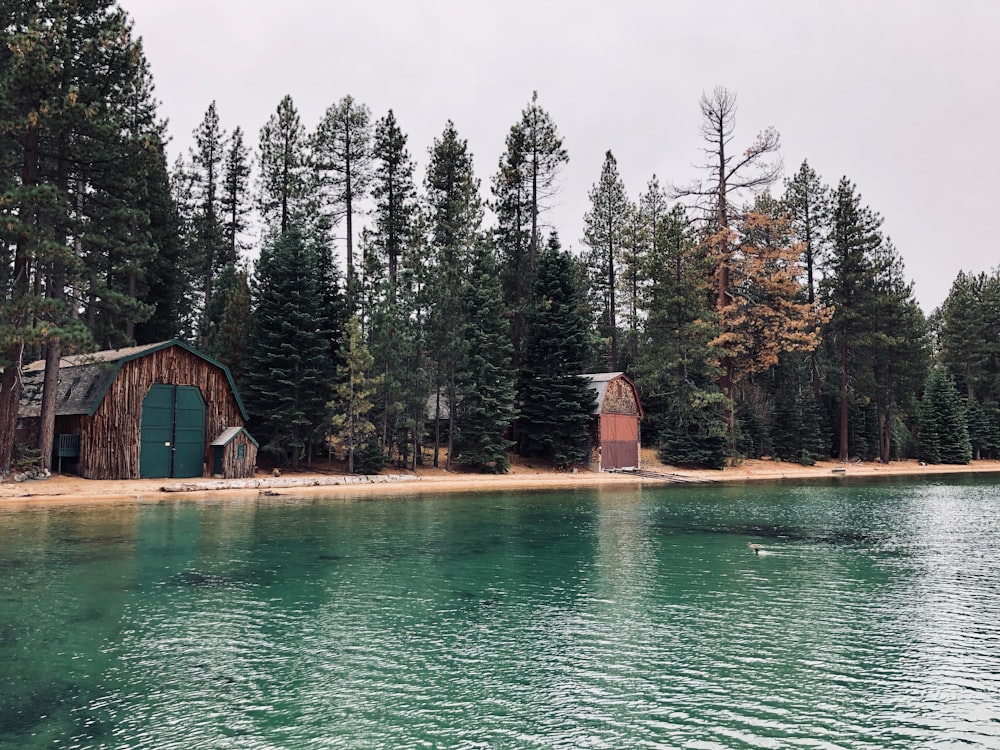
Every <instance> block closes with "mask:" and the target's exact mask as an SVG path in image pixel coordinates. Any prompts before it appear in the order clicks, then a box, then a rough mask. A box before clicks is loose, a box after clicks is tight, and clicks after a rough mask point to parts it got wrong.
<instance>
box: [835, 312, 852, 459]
mask: <svg viewBox="0 0 1000 750" xmlns="http://www.w3.org/2000/svg"><path fill="white" fill-rule="evenodd" d="M841 336H843V340H842V341H841V344H840V451H839V454H838V457H839V458H840V460H841V461H847V459H848V450H849V447H848V443H847V435H848V432H847V416H848V409H847V384H848V366H847V362H848V356H849V354H850V352H849V351H848V349H847V336H846V333H845V332H841Z"/></svg>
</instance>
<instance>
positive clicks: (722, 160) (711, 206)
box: [672, 86, 781, 436]
mask: <svg viewBox="0 0 1000 750" xmlns="http://www.w3.org/2000/svg"><path fill="white" fill-rule="evenodd" d="M699 108H700V110H701V116H702V124H701V135H702V139H703V140H704V142H705V145H704V147H703V151H704V153H705V156H706V162H705V163H704V165H703V169H704V171H705V172H706V173H707V178H706V179H704V180H700V181H698V182H696V183H694V184H692V185H689V186H686V187H674V189H673V191H672V192H673V195H674V197H678V198H689V199H694V200H695V201H696V204H697V205H698V206H699V207H700V208H701V209H702V211H703V213H704V216H703V221H704V234H703V240H702V242H703V245H704V251H705V252H706V253H709V254H711V256H712V258H713V259H714V261H715V284H716V309H717V310H719V311H720V313H721V311H722V309H723V308H724V307H726V306H727V305H729V304H730V295H731V294H732V289H731V287H732V282H731V281H730V269H731V265H732V262H733V253H734V251H735V248H734V244H733V241H732V240H733V234H732V231H731V230H732V227H731V223H732V220H733V219H734V218H735V217H736V216H738V215H739V213H740V206H739V205H738V204H737V203H736V201H738V200H740V199H741V198H742V197H743V196H745V195H747V194H751V195H753V194H756V193H758V192H760V191H761V190H764V189H766V188H768V187H770V186H771V185H772V184H774V182H775V181H776V180H777V179H778V176H779V175H780V173H781V160H780V158H778V156H777V153H778V147H779V141H780V139H779V136H778V132H777V131H776V130H774V129H773V128H767V129H765V130H763V131H762V132H760V133H759V134H758V135H757V137H756V139H755V140H754V141H753V143H751V144H750V146H749V147H748V148H746V149H745V150H743V151H738V150H736V149H734V148H732V141H733V133H734V132H735V129H736V94H735V93H734V92H731V91H729V90H728V89H726V88H724V87H722V86H717V87H716V88H715V90H714V91H713V92H712V96H711V97H709V96H708V95H706V94H702V96H701V99H700V101H699ZM733 367H734V363H733V362H732V361H731V360H729V359H725V358H724V359H723V361H722V375H721V377H720V379H719V387H720V390H721V391H722V392H723V393H725V394H726V396H727V397H728V398H729V399H730V401H732V398H733V385H734V383H735V378H734V371H733ZM729 422H730V424H729V432H730V435H731V436H732V435H734V434H735V423H734V422H733V419H732V412H731V411H730V415H729Z"/></svg>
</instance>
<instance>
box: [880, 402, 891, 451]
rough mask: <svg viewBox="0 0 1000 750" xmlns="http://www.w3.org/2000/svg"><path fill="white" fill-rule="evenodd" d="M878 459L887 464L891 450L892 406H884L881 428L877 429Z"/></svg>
mask: <svg viewBox="0 0 1000 750" xmlns="http://www.w3.org/2000/svg"><path fill="white" fill-rule="evenodd" d="M878 449H879V460H880V461H881V462H882V463H884V464H887V463H889V457H890V455H889V454H890V453H891V451H892V407H891V406H886V408H885V416H884V418H883V420H882V425H881V429H880V430H879V446H878Z"/></svg>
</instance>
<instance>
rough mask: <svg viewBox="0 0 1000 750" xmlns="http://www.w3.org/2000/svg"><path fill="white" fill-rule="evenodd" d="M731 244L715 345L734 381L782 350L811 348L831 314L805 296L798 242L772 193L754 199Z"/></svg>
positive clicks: (765, 364)
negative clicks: (728, 284) (728, 281)
mask: <svg viewBox="0 0 1000 750" xmlns="http://www.w3.org/2000/svg"><path fill="white" fill-rule="evenodd" d="M733 246H734V248H735V249H736V252H734V253H733V256H732V258H731V259H730V262H729V271H730V280H731V285H730V291H729V294H728V295H727V302H726V304H725V305H723V306H721V307H720V308H719V323H720V328H721V332H720V334H719V336H718V337H717V338H716V339H715V342H714V346H715V347H717V348H718V349H719V350H720V352H721V357H722V361H723V362H727V363H729V370H730V373H731V378H732V380H733V382H734V383H735V382H739V381H740V380H741V379H742V378H743V377H744V376H745V375H747V374H749V373H753V372H762V371H764V370H766V369H768V368H769V367H772V366H773V365H775V364H777V362H778V358H779V356H780V354H781V353H783V352H793V351H812V350H814V349H815V348H816V346H817V345H818V343H819V337H818V329H819V325H820V324H821V323H822V322H824V321H825V320H828V319H829V315H828V314H827V313H825V312H824V311H823V310H821V309H817V308H816V306H814V305H810V304H809V303H808V302H805V301H803V298H804V295H803V294H802V287H801V285H800V283H799V281H798V277H799V270H800V269H799V265H798V259H799V247H798V246H797V245H795V244H794V243H792V242H791V237H790V230H789V224H788V220H787V218H786V217H785V216H784V215H783V214H782V213H781V212H780V209H779V207H778V205H777V204H776V203H775V202H774V200H773V199H771V198H769V197H762V198H760V199H758V201H757V203H756V205H755V206H754V209H753V210H752V211H751V212H750V213H748V214H747V216H746V218H745V219H743V220H742V221H741V222H740V223H739V233H738V234H736V235H734V242H733Z"/></svg>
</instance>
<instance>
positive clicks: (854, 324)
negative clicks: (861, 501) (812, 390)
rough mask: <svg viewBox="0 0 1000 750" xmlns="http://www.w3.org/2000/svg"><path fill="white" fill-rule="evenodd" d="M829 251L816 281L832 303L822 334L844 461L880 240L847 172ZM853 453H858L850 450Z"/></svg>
mask: <svg viewBox="0 0 1000 750" xmlns="http://www.w3.org/2000/svg"><path fill="white" fill-rule="evenodd" d="M832 206H833V207H832V215H831V226H830V237H829V240H828V242H829V254H828V255H827V257H826V259H825V263H824V267H825V274H824V277H823V280H822V283H821V285H820V292H821V295H822V299H823V301H824V303H825V304H826V305H827V306H828V307H832V308H833V311H834V313H833V318H832V319H831V321H830V323H829V325H828V327H827V329H826V334H825V339H826V341H827V344H828V346H831V347H832V348H833V350H834V351H833V352H832V355H833V358H834V360H835V361H836V362H837V367H838V377H837V378H836V379H837V381H838V382H839V389H838V391H837V393H836V395H835V400H836V401H837V402H838V403H839V419H838V431H839V433H838V434H839V439H838V447H837V455H838V457H839V459H840V460H841V461H846V460H847V459H848V457H849V455H850V448H851V442H850V435H851V429H850V415H851V403H852V397H853V394H852V389H851V384H852V382H853V383H854V385H855V392H856V390H857V387H858V386H859V385H860V384H861V383H862V382H863V380H862V377H863V376H864V375H865V374H866V373H864V372H863V371H862V370H861V368H859V364H861V363H860V362H859V360H857V359H856V358H855V356H854V355H855V353H859V350H863V349H864V348H865V347H867V346H868V345H869V344H870V343H871V325H870V324H871V321H872V317H873V309H872V305H873V303H874V296H875V289H876V279H877V277H878V275H879V268H878V266H877V261H878V256H877V251H878V248H879V246H880V245H881V244H882V241H883V240H882V236H881V233H880V232H879V227H880V226H881V223H882V220H881V218H880V217H879V216H877V215H876V214H874V213H873V212H872V211H871V210H870V209H868V208H867V207H865V206H862V205H861V199H860V196H859V195H858V194H857V191H856V189H855V186H854V184H853V183H851V182H850V181H849V180H848V179H847V178H846V177H845V178H843V179H841V181H840V184H839V185H838V186H837V190H836V191H835V193H834V196H833V200H832ZM855 455H861V454H859V453H857V452H856V453H855Z"/></svg>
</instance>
